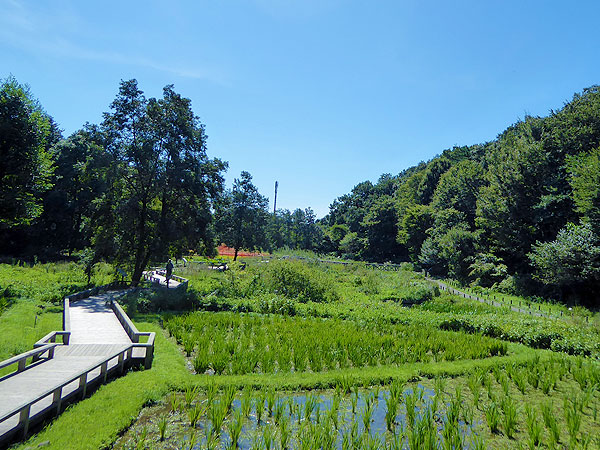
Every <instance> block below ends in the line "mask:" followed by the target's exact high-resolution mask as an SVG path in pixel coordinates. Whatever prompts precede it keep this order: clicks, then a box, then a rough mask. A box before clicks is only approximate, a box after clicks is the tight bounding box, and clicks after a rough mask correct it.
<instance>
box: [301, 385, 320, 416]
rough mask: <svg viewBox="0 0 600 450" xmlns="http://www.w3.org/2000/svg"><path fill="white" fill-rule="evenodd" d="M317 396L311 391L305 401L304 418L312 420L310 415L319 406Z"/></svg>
mask: <svg viewBox="0 0 600 450" xmlns="http://www.w3.org/2000/svg"><path fill="white" fill-rule="evenodd" d="M317 403H318V401H317V398H316V397H315V395H314V394H313V393H312V392H311V393H310V394H309V395H308V396H307V397H306V400H305V401H304V419H305V420H308V421H310V417H311V416H312V413H313V411H314V410H315V408H316V406H317Z"/></svg>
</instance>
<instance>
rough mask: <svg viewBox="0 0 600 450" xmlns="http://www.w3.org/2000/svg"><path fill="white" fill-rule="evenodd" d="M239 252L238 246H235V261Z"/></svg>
mask: <svg viewBox="0 0 600 450" xmlns="http://www.w3.org/2000/svg"><path fill="white" fill-rule="evenodd" d="M237 254H238V248H237V247H236V248H235V253H234V255H233V260H234V261H235V260H236V259H237Z"/></svg>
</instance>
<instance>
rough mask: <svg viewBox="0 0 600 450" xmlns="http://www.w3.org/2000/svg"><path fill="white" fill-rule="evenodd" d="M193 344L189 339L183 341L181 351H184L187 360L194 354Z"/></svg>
mask: <svg viewBox="0 0 600 450" xmlns="http://www.w3.org/2000/svg"><path fill="white" fill-rule="evenodd" d="M194 347H195V342H194V341H193V340H192V338H191V337H188V338H187V339H185V340H184V341H183V350H184V351H185V356H187V357H188V358H189V357H190V355H191V354H192V353H193V352H194Z"/></svg>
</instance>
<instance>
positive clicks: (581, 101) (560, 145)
mask: <svg viewBox="0 0 600 450" xmlns="http://www.w3.org/2000/svg"><path fill="white" fill-rule="evenodd" d="M599 145H600V87H598V86H593V87H590V88H588V89H585V90H584V91H583V93H582V94H576V95H575V96H574V97H573V99H572V100H571V101H570V102H569V103H567V104H566V105H565V106H564V107H563V108H561V109H560V110H557V111H551V113H550V115H549V116H548V117H532V116H527V117H525V119H524V120H521V121H518V122H517V123H515V124H514V125H512V126H510V127H509V128H508V129H506V130H505V131H504V132H503V133H502V134H500V135H499V136H498V137H497V138H496V139H495V140H493V141H490V142H488V143H485V144H480V145H473V146H467V147H455V148H453V149H449V150H446V151H444V152H443V153H442V154H441V155H439V156H437V157H435V158H433V159H432V160H430V161H429V162H427V163H421V164H419V165H417V166H415V167H411V168H410V169H407V170H405V171H403V172H401V173H400V174H398V175H396V176H392V175H390V174H384V175H382V176H381V177H380V179H379V180H378V181H377V183H375V184H373V183H371V182H369V181H366V182H363V183H360V184H358V185H357V186H355V187H354V189H352V191H351V192H350V193H349V194H346V195H344V196H342V197H339V198H338V199H336V200H335V201H334V202H333V204H332V205H331V207H330V213H329V214H328V215H327V216H326V217H325V218H324V219H323V220H322V221H321V223H322V225H323V226H324V228H325V230H326V239H325V240H324V248H323V250H329V251H334V252H337V253H338V254H340V255H341V254H344V255H346V256H351V257H355V258H359V259H366V260H377V261H388V260H389V261H402V260H410V261H412V262H413V263H415V264H416V265H417V266H419V267H421V268H424V269H426V270H428V271H429V272H430V273H432V274H435V275H438V276H447V277H451V278H455V279H458V280H460V281H462V282H474V283H476V284H479V285H481V286H485V287H489V286H492V285H496V287H498V288H500V289H504V290H506V291H519V292H521V293H523V292H525V293H530V294H531V293H536V294H544V295H549V296H555V297H559V298H561V299H578V300H581V301H583V302H585V303H587V304H590V305H594V304H595V305H598V300H597V295H598V293H599V287H600V240H599V235H600V208H599V206H600V147H599Z"/></svg>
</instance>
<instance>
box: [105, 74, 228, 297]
mask: <svg viewBox="0 0 600 450" xmlns="http://www.w3.org/2000/svg"><path fill="white" fill-rule="evenodd" d="M111 109H112V111H111V112H108V113H105V115H104V121H103V123H102V126H101V129H102V131H103V133H104V136H105V147H106V150H107V151H108V153H109V154H110V155H111V158H112V163H111V165H110V168H109V170H107V172H106V176H107V177H108V178H109V181H108V185H109V186H111V189H110V190H109V192H107V193H106V194H105V195H104V196H103V199H102V201H101V202H99V203H100V204H99V211H101V214H100V215H99V220H98V221H97V222H96V233H95V239H94V242H95V244H96V248H97V249H98V250H99V251H100V252H105V253H108V254H109V255H110V256H111V257H112V258H114V259H115V260H116V261H118V262H122V263H128V264H130V265H131V267H132V273H133V274H132V283H133V284H134V285H135V284H137V283H138V282H139V280H140V279H141V276H142V272H143V270H144V269H145V267H146V266H147V265H148V263H149V261H150V260H151V259H153V258H164V257H166V256H167V253H168V251H169V250H171V248H170V244H174V247H173V249H172V250H173V251H174V252H177V253H178V252H181V251H182V249H184V248H194V247H197V246H199V245H202V246H203V247H211V246H212V243H211V242H210V239H209V238H210V236H209V234H208V232H207V228H208V224H209V222H210V220H211V212H210V211H211V208H212V207H213V205H214V202H215V201H216V200H217V198H218V197H219V195H220V192H221V191H222V184H223V177H222V175H221V172H222V171H223V170H224V169H225V167H226V164H225V163H223V162H222V161H220V160H218V159H208V157H207V155H206V136H205V133H204V126H203V125H202V124H201V123H200V121H199V119H198V117H197V116H195V115H194V113H193V111H192V109H191V102H190V100H188V99H185V98H182V97H181V96H180V95H178V94H176V93H175V92H174V90H173V86H167V87H165V88H164V91H163V98H162V99H160V100H156V99H150V100H146V98H145V97H144V95H143V92H142V91H141V90H140V89H138V86H137V81H136V80H129V81H122V82H121V85H120V88H119V94H118V95H117V98H116V99H115V100H114V101H113V103H112V104H111Z"/></svg>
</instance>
